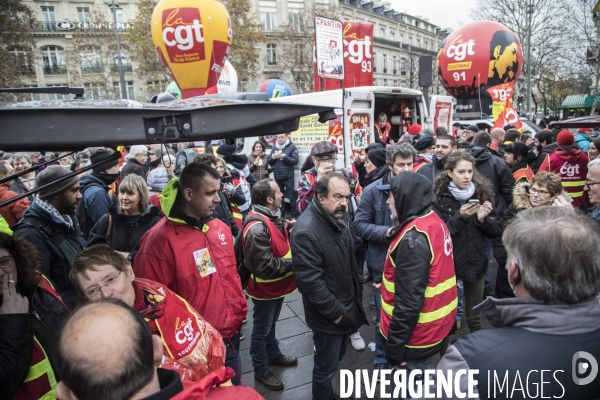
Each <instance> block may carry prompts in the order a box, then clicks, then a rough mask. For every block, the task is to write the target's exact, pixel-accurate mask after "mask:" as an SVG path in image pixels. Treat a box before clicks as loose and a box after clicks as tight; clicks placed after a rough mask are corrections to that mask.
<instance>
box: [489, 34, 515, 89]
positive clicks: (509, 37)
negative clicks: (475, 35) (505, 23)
mask: <svg viewBox="0 0 600 400" xmlns="http://www.w3.org/2000/svg"><path fill="white" fill-rule="evenodd" d="M517 50H518V45H517V38H516V37H515V35H514V34H513V33H512V32H509V31H498V32H496V33H494V36H493V37H492V41H491V43H490V65H489V71H488V82H487V84H488V87H492V86H496V85H499V84H501V83H507V82H512V81H514V80H515V76H516V74H517V71H518V70H519V62H518V61H517Z"/></svg>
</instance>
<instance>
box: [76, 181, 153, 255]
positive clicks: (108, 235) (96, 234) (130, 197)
mask: <svg viewBox="0 0 600 400" xmlns="http://www.w3.org/2000/svg"><path fill="white" fill-rule="evenodd" d="M161 217H162V212H161V211H160V209H159V208H158V207H155V206H153V205H151V204H150V201H149V198H148V185H147V184H146V181H145V180H144V179H143V178H141V177H140V176H138V175H135V174H130V175H128V176H127V177H126V178H125V179H124V180H123V182H121V185H120V186H119V204H118V205H117V206H115V205H112V206H111V207H110V208H109V209H108V214H105V215H104V216H102V218H100V219H99V220H98V222H97V223H96V225H94V227H93V228H92V230H91V232H90V238H89V240H88V243H87V245H88V246H92V245H94V244H98V243H105V244H108V245H109V246H110V247H111V248H112V249H113V250H115V251H117V252H119V253H120V254H122V255H123V256H125V257H127V259H128V260H130V261H132V260H133V258H134V257H135V254H136V253H137V251H138V249H139V247H140V239H141V238H142V236H143V235H144V234H145V233H146V232H147V231H149V230H150V228H152V227H153V226H154V225H155V224H156V223H157V222H158V221H159V220H160V218H161Z"/></svg>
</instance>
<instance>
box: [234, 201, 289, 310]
mask: <svg viewBox="0 0 600 400" xmlns="http://www.w3.org/2000/svg"><path fill="white" fill-rule="evenodd" d="M253 216H256V217H259V218H261V219H262V220H263V222H264V223H265V225H266V226H267V228H268V229H269V233H270V236H271V252H272V253H273V257H274V258H287V259H290V258H292V250H291V248H290V236H289V234H288V232H287V229H285V228H284V229H283V231H284V234H285V236H284V234H282V233H281V231H280V230H279V229H277V226H275V224H274V223H273V222H271V220H270V219H269V218H267V217H265V216H264V215H262V214H259V213H256V212H254V211H251V212H250V213H249V214H248V218H250V217H253ZM260 223H261V222H260V221H253V222H250V223H249V224H248V225H246V227H245V228H244V233H243V238H242V241H243V242H242V246H244V243H245V240H246V234H247V233H248V229H250V227H251V226H254V225H256V224H260ZM296 289H297V287H296V280H295V279H294V275H293V272H292V271H290V272H288V273H287V274H285V275H284V276H281V277H279V278H275V279H261V278H258V277H256V276H254V274H250V281H249V282H248V296H250V297H252V298H253V299H257V300H270V299H278V298H281V297H284V296H286V295H288V294H290V293H292V292H294V291H295V290H296Z"/></svg>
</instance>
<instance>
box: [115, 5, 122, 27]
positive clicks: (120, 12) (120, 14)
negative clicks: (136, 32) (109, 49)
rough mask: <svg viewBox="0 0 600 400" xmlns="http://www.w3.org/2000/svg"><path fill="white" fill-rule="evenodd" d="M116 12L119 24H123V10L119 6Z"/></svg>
mask: <svg viewBox="0 0 600 400" xmlns="http://www.w3.org/2000/svg"><path fill="white" fill-rule="evenodd" d="M115 14H116V15H117V24H122V23H123V10H122V9H120V8H117V9H116V10H115Z"/></svg>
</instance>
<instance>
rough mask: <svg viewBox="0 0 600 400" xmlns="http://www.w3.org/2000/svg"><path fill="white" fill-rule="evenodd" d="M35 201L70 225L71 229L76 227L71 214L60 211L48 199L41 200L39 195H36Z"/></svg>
mask: <svg viewBox="0 0 600 400" xmlns="http://www.w3.org/2000/svg"><path fill="white" fill-rule="evenodd" d="M33 201H34V203H36V204H37V205H38V206H39V207H40V208H41V209H42V210H44V211H46V212H47V213H48V214H50V215H51V216H53V217H56V218H57V219H58V220H59V221H60V222H62V223H64V224H65V225H67V226H68V227H69V229H74V228H73V220H72V219H71V217H70V216H69V215H63V214H61V213H59V212H58V210H57V209H56V208H54V206H53V205H52V204H50V203H48V202H47V201H46V200H41V199H40V198H39V197H36V198H35V199H34V200H33Z"/></svg>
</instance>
